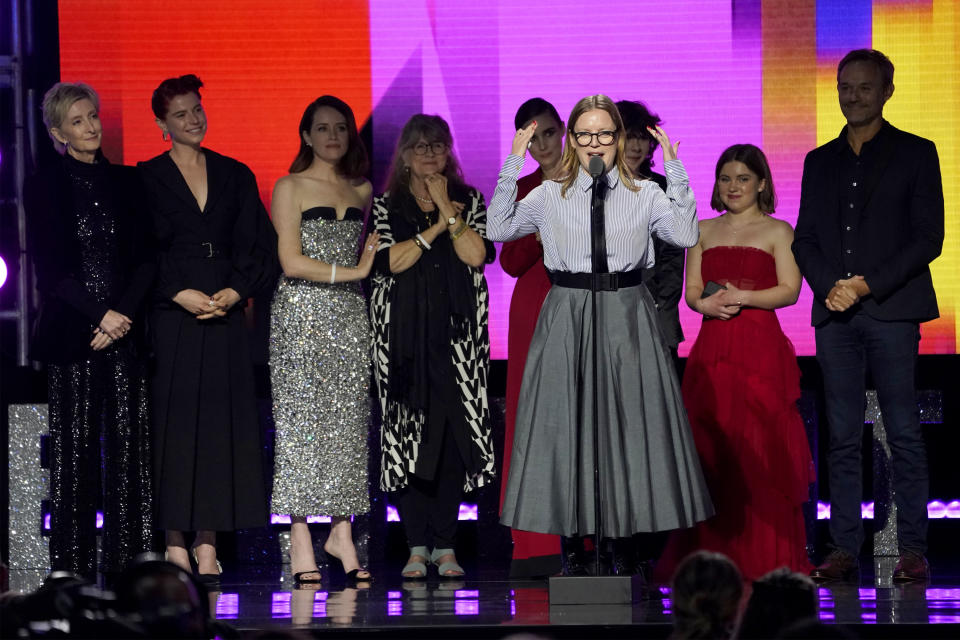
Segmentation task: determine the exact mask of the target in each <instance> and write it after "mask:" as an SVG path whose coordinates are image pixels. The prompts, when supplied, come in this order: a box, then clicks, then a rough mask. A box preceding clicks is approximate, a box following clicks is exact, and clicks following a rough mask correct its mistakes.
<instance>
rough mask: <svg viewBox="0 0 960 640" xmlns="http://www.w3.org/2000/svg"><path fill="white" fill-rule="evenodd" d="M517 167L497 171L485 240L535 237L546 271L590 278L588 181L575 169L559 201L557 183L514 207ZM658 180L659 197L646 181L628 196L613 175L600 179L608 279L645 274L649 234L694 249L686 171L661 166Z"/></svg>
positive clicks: (515, 160) (511, 160) (513, 163)
mask: <svg viewBox="0 0 960 640" xmlns="http://www.w3.org/2000/svg"><path fill="white" fill-rule="evenodd" d="M523 160H524V159H523V158H522V157H520V156H515V155H509V156H507V159H506V161H504V163H503V168H502V169H501V170H500V177H499V179H498V180H497V189H496V191H494V194H493V199H492V200H491V201H490V206H489V207H488V209H487V237H488V238H489V239H490V240H495V241H497V242H506V241H508V240H514V239H516V238H520V237H523V236H525V235H528V234H530V233H533V232H534V231H539V232H540V240H541V242H543V263H544V265H546V267H547V269H549V270H551V271H569V272H573V273H589V272H590V270H591V268H590V265H591V262H590V248H591V243H590V185H591V184H592V178H591V177H590V175H589V174H587V172H586V171H584V170H583V169H581V170H580V174H579V175H578V176H577V181H576V182H575V183H574V184H573V186H571V187H570V189H568V190H567V195H566V197H561V196H560V188H561V186H562V185H561V184H560V183H559V182H554V181H552V180H548V181H546V182H544V183H543V184H541V185H540V186H538V187H536V188H535V189H534V190H533V191H531V192H530V193H529V194H528V195H527V197H526V198H524V199H523V200H520V201H519V202H514V198H515V197H516V193H517V176H518V175H519V174H520V170H521V169H522V168H523ZM664 173H666V175H667V193H666V194H664V192H663V190H662V189H660V187H659V186H658V185H657V183H655V182H653V181H651V180H643V181H639V180H638V181H637V182H636V185H637V186H638V187H639V191H631V190H630V189H628V188H627V187H625V186H624V185H623V184H622V183H621V182H620V176H619V174H618V172H617V169H616V167H614V168H613V169H611V170H610V171H609V172H607V174H606V175H605V176H604V178H602V179H606V181H607V184H608V185H609V190H608V191H607V197H606V204H605V206H604V215H605V222H604V226H605V230H606V236H607V264H608V267H609V269H610V271H611V272H619V271H631V270H633V269H639V268H641V267H652V266H653V264H654V253H653V239H652V235H653V234H656V235H657V237H659V238H661V239H662V240H664V241H666V242H668V243H670V244H672V245H675V246H678V247H692V246H693V245H695V244H696V243H697V240H698V239H699V237H700V232H699V229H698V226H697V202H696V200H695V199H694V197H693V191H692V190H691V189H690V185H689V178H688V177H687V171H686V169H684V168H683V163H681V162H680V161H679V160H668V161H667V162H666V163H664Z"/></svg>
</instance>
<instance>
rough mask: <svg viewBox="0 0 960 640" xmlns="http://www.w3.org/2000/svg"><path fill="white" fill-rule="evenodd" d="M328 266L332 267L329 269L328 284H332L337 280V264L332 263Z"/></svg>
mask: <svg viewBox="0 0 960 640" xmlns="http://www.w3.org/2000/svg"><path fill="white" fill-rule="evenodd" d="M330 266H331V267H332V269H330V284H333V283H334V282H336V280H337V263H336V262H334V263H332V264H331V265H330Z"/></svg>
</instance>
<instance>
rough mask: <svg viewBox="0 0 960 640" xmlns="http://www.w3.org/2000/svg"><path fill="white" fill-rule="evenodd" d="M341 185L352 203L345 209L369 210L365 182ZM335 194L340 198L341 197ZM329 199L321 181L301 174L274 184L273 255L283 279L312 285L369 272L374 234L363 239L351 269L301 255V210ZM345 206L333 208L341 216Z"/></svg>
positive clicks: (370, 192)
mask: <svg viewBox="0 0 960 640" xmlns="http://www.w3.org/2000/svg"><path fill="white" fill-rule="evenodd" d="M345 186H346V187H347V189H349V191H352V192H353V195H354V196H355V198H350V199H351V200H354V201H353V202H350V203H348V204H346V206H358V207H359V208H362V209H364V210H366V209H367V208H369V206H370V201H371V196H372V191H373V190H372V187H371V185H370V183H369V182H368V181H366V180H362V181H358V182H355V183H353V182H351V183H348V184H347V185H345ZM334 190H335V189H334ZM337 195H341V196H342V194H337ZM333 196H334V194H331V193H329V192H328V190H327V189H325V188H323V183H322V181H319V180H316V179H314V178H310V177H307V176H303V175H297V174H291V175H287V176H284V177H282V178H280V179H279V180H277V183H276V184H275V185H274V187H273V198H272V200H271V205H270V217H271V220H272V221H273V226H274V229H276V231H277V252H278V255H279V257H280V266H281V268H282V269H283V274H284V275H285V276H286V277H288V278H301V279H303V280H311V281H314V282H350V281H353V280H362V279H363V278H366V277H367V275H368V274H369V273H370V268H371V266H372V265H373V257H374V249H373V248H374V247H375V246H376V243H377V241H378V240H379V236H378V234H376V233H372V234H370V235H369V236H368V237H367V239H366V241H365V242H364V250H363V254H362V255H361V256H360V260H359V262H358V264H357V266H355V267H346V266H337V267H336V268H335V267H334V265H332V264H329V263H326V262H321V261H319V260H315V259H313V258H308V257H307V256H305V255H303V245H302V243H301V241H300V222H301V217H302V212H303V210H304V207H305V206H314V205H313V203H314V202H315V201H318V200H320V199H323V198H325V197H331V199H332V197H333ZM339 200H340V198H337V200H334V201H339ZM338 205H339V202H338ZM331 206H332V205H331ZM346 206H336V207H335V208H336V209H337V213H338V214H342V213H343V210H344V209H346Z"/></svg>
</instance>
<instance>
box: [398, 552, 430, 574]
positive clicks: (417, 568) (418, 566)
mask: <svg viewBox="0 0 960 640" xmlns="http://www.w3.org/2000/svg"><path fill="white" fill-rule="evenodd" d="M414 556H420V557H421V558H424V559H427V558H429V557H430V552H429V551H427V548H426V547H410V557H411V558H413V557H414ZM414 572H418V573H419V574H420V575H413V576H410V575H407V574H408V573H414ZM400 577H401V578H403V579H404V580H426V579H427V565H426V563H424V562H419V561H416V560H411V561H410V562H408V563H407V566H405V567H404V568H403V569H402V570H401V571H400Z"/></svg>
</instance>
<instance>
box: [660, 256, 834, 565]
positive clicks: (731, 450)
mask: <svg viewBox="0 0 960 640" xmlns="http://www.w3.org/2000/svg"><path fill="white" fill-rule="evenodd" d="M701 274H702V277H703V281H704V283H706V282H707V281H709V280H713V281H715V282H719V283H720V284H727V283H733V285H734V286H736V287H737V288H740V289H752V290H759V289H767V288H770V287H773V286H776V284H777V273H776V264H775V262H774V258H773V256H772V255H771V254H769V253H767V252H766V251H762V250H760V249H754V248H752V247H714V248H712V249H707V250H706V251H704V252H703V259H702V263H701ZM799 397H800V369H799V367H798V366H797V359H796V354H795V353H794V350H793V345H792V344H791V343H790V340H789V339H788V338H787V337H786V336H785V335H784V334H783V331H782V330H781V328H780V323H779V321H778V320H777V316H776V314H775V313H774V312H773V311H767V310H763V309H743V310H742V311H741V312H740V313H739V314H738V315H737V316H735V317H734V318H732V319H730V320H726V321H724V320H718V319H706V318H705V319H704V321H703V325H702V327H701V329H700V333H699V335H698V336H697V341H696V343H695V344H694V345H693V348H692V350H691V351H690V357H689V359H688V360H687V366H686V369H685V371H684V376H683V400H684V404H685V405H686V407H687V412H688V414H689V416H690V425H691V427H692V429H693V436H694V439H695V441H696V444H697V451H698V453H699V454H700V463H701V464H702V465H703V472H704V476H705V477H706V480H707V486H708V487H709V488H710V494H711V497H712V498H713V504H714V506H715V508H716V511H717V513H716V515H715V516H714V517H713V518H710V519H709V520H706V521H704V522H701V523H699V524H698V525H697V526H696V527H693V528H692V529H685V530H682V531H676V532H674V533H673V534H671V538H670V541H669V542H668V544H667V548H666V550H665V552H664V555H663V557H662V558H661V561H660V563H658V566H657V572H656V577H657V578H659V579H661V580H663V581H666V580H668V579H669V578H670V576H671V575H672V572H673V570H674V568H675V567H676V565H677V564H678V563H679V561H680V560H682V559H683V558H684V557H685V556H686V555H687V554H688V553H690V552H692V551H695V550H697V549H707V550H710V551H719V552H721V553H724V554H726V555H727V556H729V557H730V558H731V559H732V560H733V561H734V562H736V563H737V566H739V567H740V571H741V572H742V573H743V576H744V578H745V579H751V580H752V579H756V578H758V577H760V576H762V575H763V574H764V573H767V572H768V571H771V570H772V569H776V568H777V567H781V566H787V567H790V568H791V569H793V570H794V571H801V572H807V571H809V570H810V569H811V568H812V567H811V565H810V562H809V560H808V558H807V553H806V531H805V526H804V519H803V513H802V510H801V508H802V505H803V503H804V502H806V501H807V500H808V498H809V485H810V483H811V482H813V481H814V479H815V475H814V468H813V461H812V459H811V456H810V445H809V443H808V441H807V436H806V431H805V429H804V425H803V421H802V420H801V418H800V413H799V411H798V409H797V400H798V399H799Z"/></svg>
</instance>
